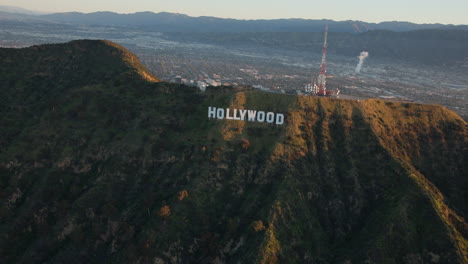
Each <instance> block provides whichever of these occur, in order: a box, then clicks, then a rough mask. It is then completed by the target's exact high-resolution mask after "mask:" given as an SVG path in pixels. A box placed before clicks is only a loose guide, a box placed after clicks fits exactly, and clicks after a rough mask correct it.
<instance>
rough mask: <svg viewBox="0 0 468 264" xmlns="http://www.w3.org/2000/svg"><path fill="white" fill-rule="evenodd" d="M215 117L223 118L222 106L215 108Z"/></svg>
mask: <svg viewBox="0 0 468 264" xmlns="http://www.w3.org/2000/svg"><path fill="white" fill-rule="evenodd" d="M216 117H217V118H218V119H224V109H223V108H218V109H217V110H216Z"/></svg>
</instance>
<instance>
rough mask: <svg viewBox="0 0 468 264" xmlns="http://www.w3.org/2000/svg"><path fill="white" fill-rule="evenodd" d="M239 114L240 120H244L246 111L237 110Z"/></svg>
mask: <svg viewBox="0 0 468 264" xmlns="http://www.w3.org/2000/svg"><path fill="white" fill-rule="evenodd" d="M239 112H240V120H242V121H244V120H245V114H247V110H243V109H239Z"/></svg>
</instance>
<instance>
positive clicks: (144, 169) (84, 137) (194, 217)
mask: <svg viewBox="0 0 468 264" xmlns="http://www.w3.org/2000/svg"><path fill="white" fill-rule="evenodd" d="M0 83H1V84H2V85H1V86H0V98H2V101H3V102H2V104H1V105H0V203H1V204H0V233H1V234H2V236H0V262H2V263H363V262H366V261H367V262H368V263H466V262H467V261H468V255H467V252H468V251H467V250H468V242H467V239H468V226H467V222H466V218H467V217H468V204H467V199H466V198H467V190H468V179H467V177H466V175H467V166H468V165H467V164H468V162H467V161H466V149H467V147H468V145H467V142H468V141H467V139H468V130H467V123H466V122H465V121H463V120H462V119H461V118H460V117H459V116H458V115H457V114H455V113H453V112H451V111H449V110H448V109H446V108H444V107H441V106H436V105H422V104H410V103H396V102H387V101H382V100H362V101H355V100H339V99H332V98H315V97H301V96H284V95H280V94H270V93H262V92H258V91H252V90H249V89H243V90H238V89H234V88H230V87H225V88H224V89H209V90H208V92H207V93H200V92H198V91H197V90H196V89H195V88H193V87H187V86H183V85H178V84H172V83H165V82H160V81H159V80H158V79H157V77H155V76H152V75H151V74H150V73H148V72H147V71H146V69H145V68H144V67H142V66H141V64H140V63H139V61H138V58H136V56H134V55H133V54H131V53H130V52H128V51H127V50H125V49H124V48H122V47H120V46H118V45H116V44H114V43H111V42H108V41H87V40H81V41H73V42H70V43H66V44H54V45H43V46H34V47H30V48H25V49H0ZM209 106H215V107H221V108H228V107H229V108H237V109H242V108H245V109H256V110H261V111H273V112H279V113H285V115H286V123H285V125H283V126H275V125H268V124H265V123H256V122H245V123H244V122H239V121H234V120H213V119H211V120H210V119H208V118H207V109H208V107H209Z"/></svg>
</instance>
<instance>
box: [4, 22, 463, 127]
mask: <svg viewBox="0 0 468 264" xmlns="http://www.w3.org/2000/svg"><path fill="white" fill-rule="evenodd" d="M1 23H2V27H1V28H0V46H1V47H15V48H20V47H27V46H31V45H37V44H44V43H59V42H67V41H70V40H74V39H108V40H111V41H113V42H116V43H118V44H120V45H122V46H124V47H125V48H127V49H129V50H130V51H132V52H134V53H135V54H136V55H138V57H139V58H140V60H141V62H142V63H143V65H144V66H146V67H147V68H148V69H149V70H150V71H151V72H152V73H153V74H154V75H155V76H158V77H159V78H161V79H162V80H164V81H171V82H178V83H183V84H186V85H193V86H198V87H200V88H201V89H205V88H206V87H207V86H215V87H216V86H251V87H253V88H256V89H260V90H265V91H273V92H280V93H294V94H303V92H304V87H305V85H306V84H308V83H311V82H312V81H313V79H314V78H316V77H317V75H318V73H319V67H320V61H321V56H322V54H321V51H322V50H321V47H320V45H321V43H322V41H323V33H302V34H303V35H305V34H315V35H314V36H315V39H314V41H315V43H314V45H315V46H314V47H315V48H308V49H290V48H288V47H284V46H275V45H261V44H258V45H257V44H255V45H250V44H248V43H227V44H226V43H225V42H220V41H213V39H215V40H216V39H217V38H219V39H222V38H225V37H226V34H231V35H233V36H236V34H238V35H240V36H241V37H242V33H212V34H210V35H209V38H207V37H205V35H204V34H203V33H162V32H153V31H150V30H143V29H138V28H130V27H112V26H86V25H73V24H58V23H53V24H52V23H47V22H42V23H38V22H28V21H11V20H4V21H1ZM249 36H251V35H249ZM335 38H336V37H335ZM335 45H336V43H334V42H333V35H332V36H331V37H330V39H329V42H328V48H329V52H328V54H327V73H326V75H327V88H328V89H330V90H335V89H339V90H340V91H341V93H340V95H341V96H342V97H343V98H346V96H353V97H352V98H381V99H386V100H403V101H411V102H418V103H427V104H441V105H444V106H446V107H448V108H449V109H451V110H453V111H455V112H457V113H458V114H460V115H461V116H462V117H463V118H464V119H465V120H466V119H467V118H468V108H467V106H468V98H467V91H468V74H466V73H467V72H468V61H463V60H462V61H460V62H457V63H456V64H453V65H446V64H444V63H443V62H441V64H440V65H438V64H437V63H429V64H426V63H421V62H418V61H411V60H405V58H389V57H380V56H379V55H378V54H377V55H376V54H372V53H371V52H370V54H369V57H368V58H366V60H365V61H364V63H363V65H362V69H361V71H360V73H356V65H357V64H358V62H359V59H358V56H359V52H355V53H354V54H353V55H351V54H349V55H340V54H338V52H335V51H334V50H335V48H334V46H335ZM341 45H343V44H341ZM364 48H365V47H364ZM364 48H363V49H364Z"/></svg>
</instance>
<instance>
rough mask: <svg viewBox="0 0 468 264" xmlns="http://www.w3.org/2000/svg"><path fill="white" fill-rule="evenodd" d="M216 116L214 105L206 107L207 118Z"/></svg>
mask: <svg viewBox="0 0 468 264" xmlns="http://www.w3.org/2000/svg"><path fill="white" fill-rule="evenodd" d="M215 117H216V107H211V106H209V107H208V118H215Z"/></svg>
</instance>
